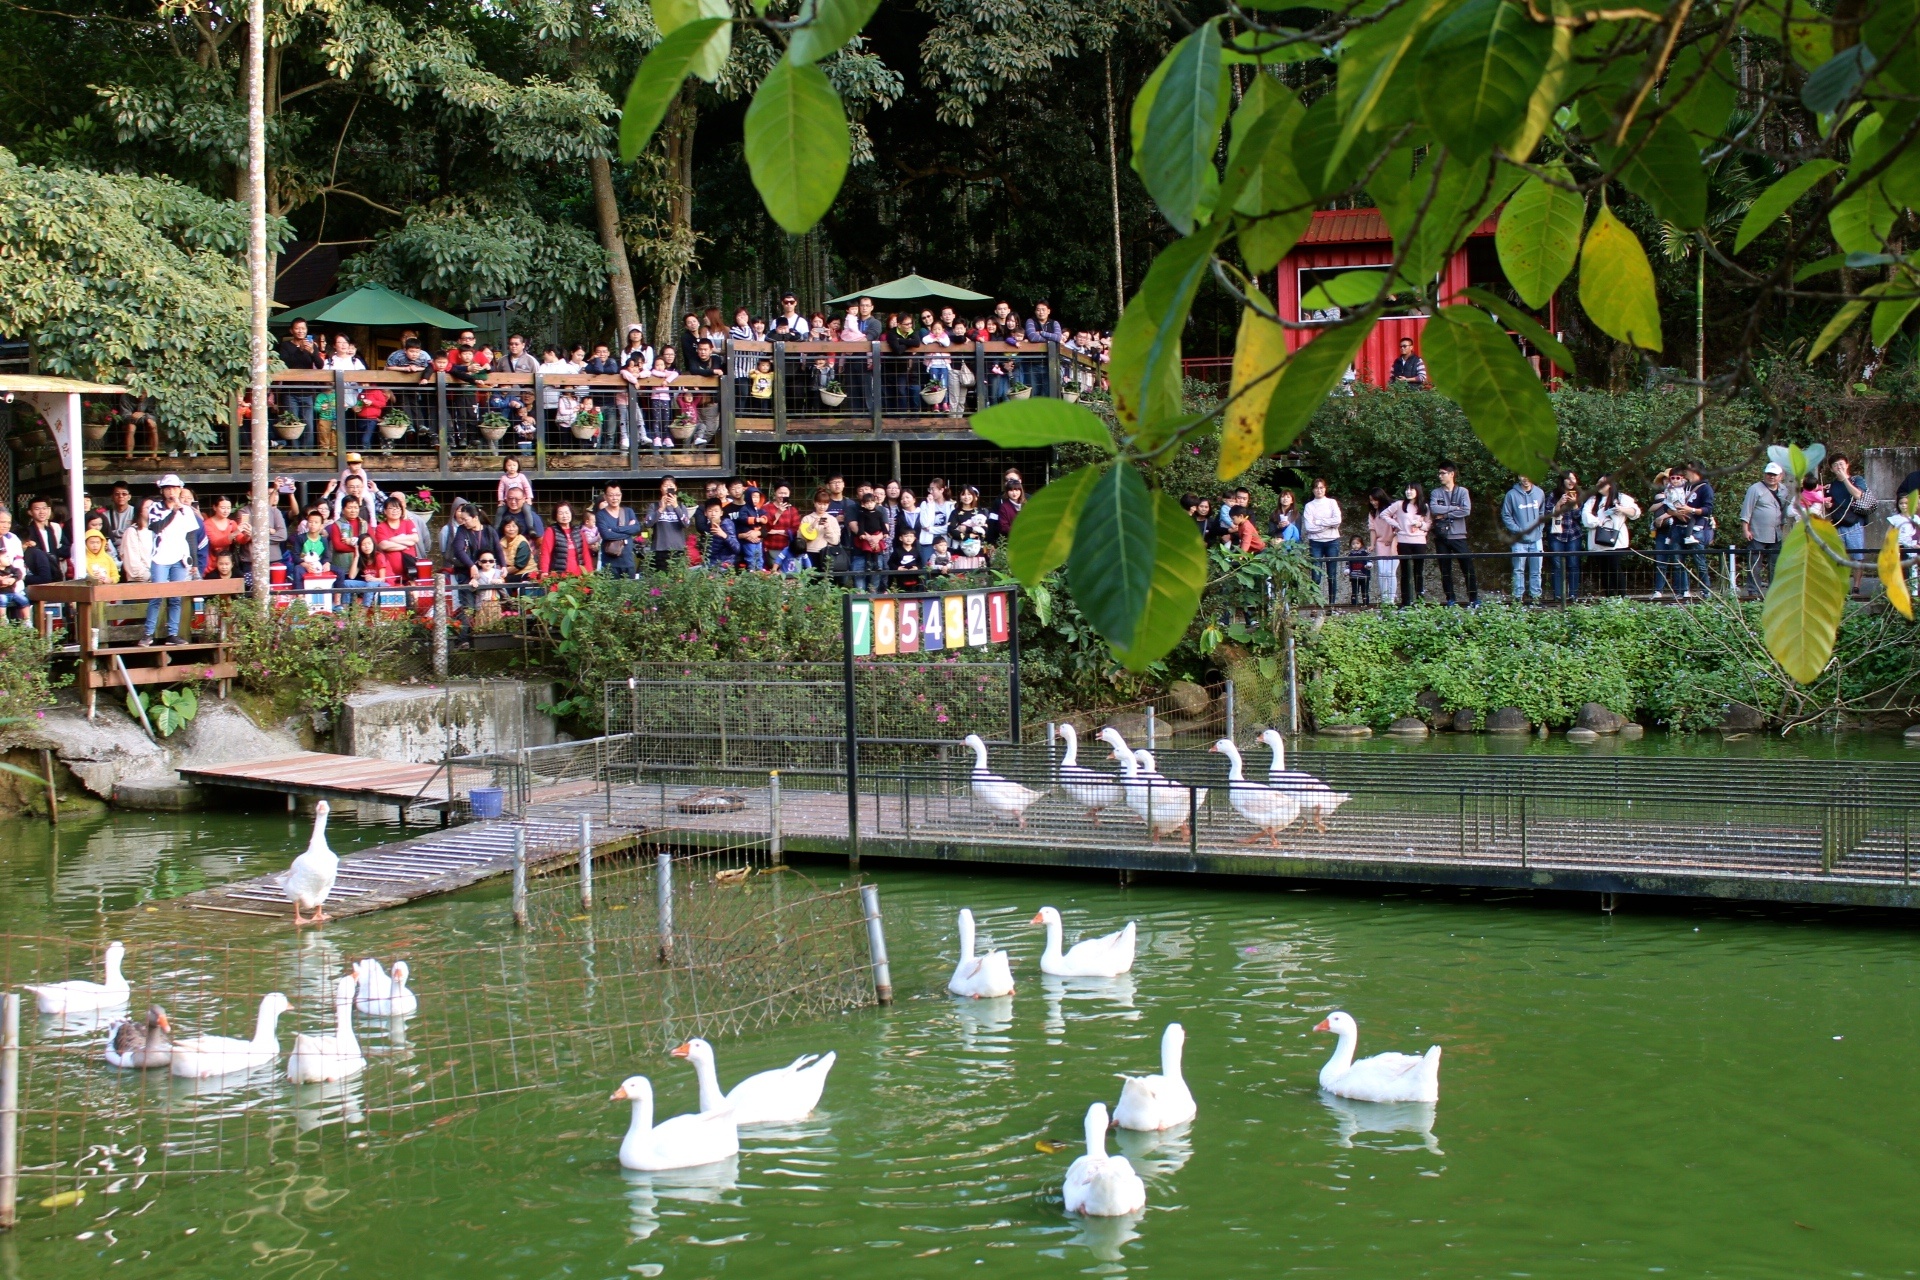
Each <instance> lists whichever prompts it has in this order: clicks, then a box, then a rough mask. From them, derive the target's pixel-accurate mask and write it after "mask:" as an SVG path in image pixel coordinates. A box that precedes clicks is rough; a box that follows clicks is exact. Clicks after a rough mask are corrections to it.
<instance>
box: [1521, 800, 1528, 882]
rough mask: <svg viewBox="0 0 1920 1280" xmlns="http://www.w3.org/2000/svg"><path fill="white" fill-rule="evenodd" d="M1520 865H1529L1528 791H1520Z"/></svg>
mask: <svg viewBox="0 0 1920 1280" xmlns="http://www.w3.org/2000/svg"><path fill="white" fill-rule="evenodd" d="M1520 865H1521V866H1522V867H1525V866H1526V865H1527V793H1526V792H1524V791H1522V792H1521V793H1520Z"/></svg>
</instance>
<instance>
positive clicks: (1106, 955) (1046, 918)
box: [1031, 907, 1134, 978]
mask: <svg viewBox="0 0 1920 1280" xmlns="http://www.w3.org/2000/svg"><path fill="white" fill-rule="evenodd" d="M1031 923H1033V924H1043V925H1045V926H1047V949H1046V950H1045V951H1043V952H1041V953H1040V972H1042V973H1050V974H1052V975H1053V976H1054V977H1056V978H1117V977H1119V976H1120V975H1121V974H1123V973H1125V972H1126V971H1127V970H1129V969H1131V968H1133V939H1134V922H1133V921H1131V920H1129V921H1127V927H1126V928H1124V929H1120V930H1116V931H1115V932H1113V933H1109V934H1104V935H1102V936H1101V937H1098V938H1082V939H1081V940H1080V941H1078V942H1076V943H1074V944H1073V950H1071V951H1069V952H1067V953H1066V954H1065V955H1062V954H1061V953H1060V913H1059V912H1058V911H1056V910H1055V909H1054V908H1052V907H1042V908H1040V910H1039V911H1037V912H1035V913H1034V917H1033V920H1032V921H1031Z"/></svg>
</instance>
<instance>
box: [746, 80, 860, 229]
mask: <svg viewBox="0 0 1920 1280" xmlns="http://www.w3.org/2000/svg"><path fill="white" fill-rule="evenodd" d="M852 151H853V139H852V135H851V134H850V133H849V132H848V130H847V113H846V111H845V109H844V108H842V107H841V105H840V95H839V94H837V93H835V92H834V91H833V85H832V84H831V83H829V82H828V80H827V76H826V73H825V72H823V71H822V70H820V68H819V67H816V66H813V65H812V64H811V63H793V62H787V61H785V60H782V61H780V62H776V63H775V64H774V66H773V70H772V71H771V72H769V73H768V74H767V78H766V79H765V80H763V81H761V82H760V89H759V91H758V92H757V93H755V94H754V95H753V102H752V104H751V105H749V106H748V107H747V118H746V153H747V169H748V170H749V171H750V172H751V173H752V174H753V185H754V186H755V187H756V188H757V189H758V190H759V192H760V199H761V201H762V202H764V203H765V204H766V206H767V213H768V214H770V215H771V216H772V218H773V220H774V221H775V222H777V223H779V224H780V225H781V227H783V228H784V229H785V230H786V231H787V232H788V233H789V234H791V235H796V236H797V235H804V234H805V233H806V232H808V231H811V230H812V229H813V225H814V224H815V223H816V222H818V221H820V218H821V216H822V215H824V214H825V213H826V211H827V210H828V209H829V208H831V207H832V206H833V198H834V196H836V195H838V194H839V192H840V183H841V181H842V180H843V179H844V178H845V177H846V176H847V163H848V160H849V159H850V158H851V156H852Z"/></svg>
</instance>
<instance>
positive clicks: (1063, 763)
mask: <svg viewBox="0 0 1920 1280" xmlns="http://www.w3.org/2000/svg"><path fill="white" fill-rule="evenodd" d="M1060 736H1061V737H1063V738H1065V739H1066V740H1067V752H1066V754H1065V755H1063V756H1061V757H1060V767H1061V768H1063V769H1071V768H1073V767H1074V766H1075V765H1077V764H1079V763H1080V737H1079V735H1078V734H1076V733H1075V732H1074V731H1073V726H1072V725H1070V724H1063V725H1061V726H1060Z"/></svg>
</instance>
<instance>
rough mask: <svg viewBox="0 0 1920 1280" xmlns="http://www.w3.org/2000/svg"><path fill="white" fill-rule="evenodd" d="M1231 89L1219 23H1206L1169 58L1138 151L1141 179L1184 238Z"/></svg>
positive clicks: (1190, 228)
mask: <svg viewBox="0 0 1920 1280" xmlns="http://www.w3.org/2000/svg"><path fill="white" fill-rule="evenodd" d="M1229 90H1230V86H1229V84H1228V81H1227V72H1226V68H1225V67H1224V66H1222V65H1221V63H1220V27H1219V23H1218V21H1217V20H1215V21H1212V22H1207V23H1205V24H1203V25H1202V26H1201V27H1200V28H1199V29H1198V30H1196V31H1194V33H1193V34H1192V35H1190V36H1188V37H1187V38H1186V39H1184V40H1182V41H1181V42H1180V43H1179V44H1177V45H1175V46H1174V47H1173V52H1172V53H1169V54H1168V55H1167V57H1166V75H1165V77H1164V78H1163V79H1162V80H1161V81H1160V85H1159V90H1158V92H1156V93H1155V94H1154V98H1153V105H1152V107H1151V108H1150V109H1149V110H1148V112H1147V135H1146V139H1145V142H1144V145H1143V147H1142V150H1141V153H1140V180H1141V182H1143V183H1145V184H1146V188H1147V194H1149V195H1151V196H1152V197H1153V200H1154V203H1155V204H1157V205H1159V206H1160V212H1161V213H1163V214H1165V215H1166V218H1167V221H1168V222H1170V223H1172V224H1173V228H1174V230H1176V231H1178V232H1179V233H1180V234H1181V235H1186V234H1187V233H1188V232H1189V231H1192V230H1193V223H1194V216H1195V213H1196V211H1197V210H1198V209H1199V207H1200V203H1201V198H1202V196H1203V194H1204V193H1205V190H1206V174H1207V171H1208V170H1210V169H1211V168H1212V167H1213V152H1214V147H1215V145H1216V144H1217V143H1218V141H1219V138H1220V126H1221V125H1222V124H1224V123H1225V122H1226V114H1227V107H1228V105H1229V103H1230V101H1231V97H1230V92H1229Z"/></svg>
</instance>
